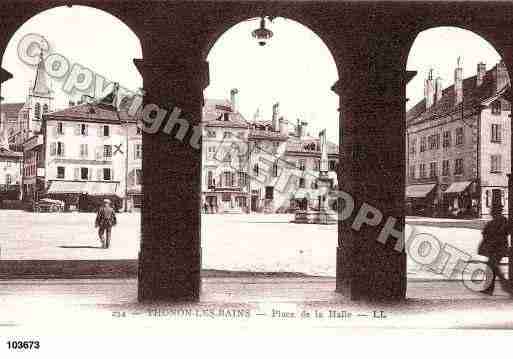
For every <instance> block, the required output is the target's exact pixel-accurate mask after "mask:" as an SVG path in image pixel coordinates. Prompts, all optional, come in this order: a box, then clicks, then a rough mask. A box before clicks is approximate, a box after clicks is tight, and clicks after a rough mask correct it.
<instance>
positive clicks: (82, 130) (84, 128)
mask: <svg viewBox="0 0 513 359" xmlns="http://www.w3.org/2000/svg"><path fill="white" fill-rule="evenodd" d="M80 134H81V135H82V136H87V125H86V124H85V123H82V124H80Z"/></svg>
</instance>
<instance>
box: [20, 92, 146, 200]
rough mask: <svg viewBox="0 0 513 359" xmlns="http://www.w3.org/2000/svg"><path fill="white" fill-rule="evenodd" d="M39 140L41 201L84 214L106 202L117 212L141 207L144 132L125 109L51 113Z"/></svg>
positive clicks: (89, 107)
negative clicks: (56, 202) (59, 202)
mask: <svg viewBox="0 0 513 359" xmlns="http://www.w3.org/2000/svg"><path fill="white" fill-rule="evenodd" d="M41 136H42V138H43V143H42V145H41V148H42V150H41V151H40V152H39V153H40V154H41V160H40V161H38V160H36V163H38V166H41V167H39V168H37V170H36V173H37V174H38V175H40V176H41V179H42V182H43V188H42V189H41V191H40V193H39V195H38V196H39V197H40V196H42V195H43V196H45V197H50V198H54V199H60V200H63V201H64V202H65V203H66V205H67V207H69V208H71V209H74V208H76V209H81V210H88V209H92V208H96V207H97V206H98V204H99V203H100V202H101V200H102V199H104V198H110V199H112V200H113V201H114V203H115V205H116V206H117V207H118V208H119V207H125V206H126V208H127V209H128V210H131V209H132V208H134V207H136V208H137V207H140V206H141V185H142V163H141V162H142V139H141V128H140V127H139V126H138V124H137V122H136V120H135V119H134V118H131V117H129V116H128V114H127V112H126V111H124V110H118V109H117V108H115V107H114V106H112V105H110V104H103V103H102V102H98V103H97V102H90V103H84V104H81V105H77V106H73V107H70V108H67V109H65V110H62V111H55V112H52V113H48V114H45V115H44V116H43V128H42V133H41ZM26 169H27V168H26ZM125 201H126V203H124V202H125Z"/></svg>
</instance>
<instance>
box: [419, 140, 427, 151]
mask: <svg viewBox="0 0 513 359" xmlns="http://www.w3.org/2000/svg"><path fill="white" fill-rule="evenodd" d="M424 151H426V137H421V139H420V152H424Z"/></svg>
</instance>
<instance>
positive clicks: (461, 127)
mask: <svg viewBox="0 0 513 359" xmlns="http://www.w3.org/2000/svg"><path fill="white" fill-rule="evenodd" d="M462 72H463V71H462V68H461V66H460V64H459V61H458V66H457V67H456V69H455V72H454V84H453V85H452V86H450V87H448V88H446V89H442V82H441V79H440V78H436V79H433V74H432V71H431V72H430V73H429V75H428V78H427V79H426V81H425V91H424V93H425V98H424V100H422V101H420V102H419V103H418V104H416V105H415V106H413V107H412V108H411V109H410V110H409V111H408V112H407V116H406V119H407V166H406V168H407V171H408V173H407V189H406V197H407V203H408V204H409V205H410V210H411V213H418V214H426V215H440V216H454V215H456V216H465V215H467V216H487V215H489V214H490V208H491V207H492V205H493V204H494V203H501V204H502V205H503V206H504V211H505V212H507V203H508V201H507V197H508V188H507V183H508V181H507V173H508V172H509V168H510V146H511V143H510V131H511V118H510V117H509V114H510V113H511V110H510V103H509V102H508V101H507V100H505V99H504V96H503V95H504V93H505V91H506V90H507V89H508V88H509V87H510V80H509V76H508V72H507V69H506V67H505V65H504V63H503V62H500V63H498V64H497V65H496V66H494V67H493V68H492V69H490V70H488V71H487V70H486V65H485V64H484V63H479V64H478V65H477V73H476V75H475V76H472V77H470V78H466V79H463V76H462Z"/></svg>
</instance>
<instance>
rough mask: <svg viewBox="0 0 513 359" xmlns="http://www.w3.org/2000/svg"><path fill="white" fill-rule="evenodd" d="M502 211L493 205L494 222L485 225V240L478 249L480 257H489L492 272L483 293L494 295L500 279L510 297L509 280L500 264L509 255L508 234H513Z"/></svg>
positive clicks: (500, 207) (496, 205)
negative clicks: (497, 278)
mask: <svg viewBox="0 0 513 359" xmlns="http://www.w3.org/2000/svg"><path fill="white" fill-rule="evenodd" d="M502 209H503V208H502V206H501V205H500V204H494V205H493V207H492V210H491V212H492V213H491V214H492V220H491V221H489V222H488V223H487V224H486V225H485V227H484V229H483V240H482V241H481V243H480V244H479V248H478V253H479V254H480V255H482V256H486V257H488V266H489V267H490V269H491V272H492V281H491V283H490V286H489V287H488V288H486V289H485V290H483V291H482V292H483V293H486V294H489V295H492V294H493V291H494V289H495V278H496V277H499V280H500V281H501V284H502V287H503V289H504V290H505V291H506V292H508V293H509V294H510V295H512V294H513V293H512V288H511V286H510V284H509V283H508V280H507V279H506V278H505V276H504V274H502V272H501V270H500V268H499V263H500V262H501V260H502V258H503V257H506V256H507V255H508V234H511V233H512V228H511V226H510V224H509V223H508V219H507V218H506V217H504V216H503V215H502Z"/></svg>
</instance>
